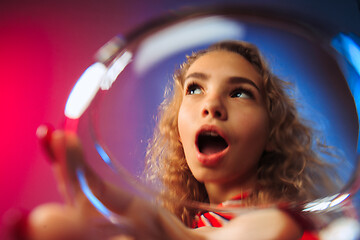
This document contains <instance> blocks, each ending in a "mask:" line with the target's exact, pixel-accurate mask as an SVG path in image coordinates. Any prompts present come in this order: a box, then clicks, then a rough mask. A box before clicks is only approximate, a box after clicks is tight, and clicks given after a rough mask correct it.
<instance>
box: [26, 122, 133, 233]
mask: <svg viewBox="0 0 360 240" xmlns="http://www.w3.org/2000/svg"><path fill="white" fill-rule="evenodd" d="M37 135H38V137H39V138H40V140H41V142H42V145H43V147H44V148H45V150H46V152H47V154H48V157H49V159H50V162H51V163H52V169H53V171H54V175H55V177H56V180H57V183H58V188H59V191H60V193H61V194H62V195H63V197H64V199H65V202H66V204H65V205H60V204H54V203H49V204H44V205H41V206H38V207H36V208H35V209H34V210H33V211H32V212H31V213H30V215H29V217H28V224H27V228H26V230H25V234H24V235H26V238H27V239H39V240H41V239H106V238H108V237H110V236H113V235H116V234H119V233H120V228H118V227H116V226H115V225H113V224H111V223H110V222H109V221H108V220H107V219H105V218H104V217H103V216H102V215H100V214H99V212H98V211H97V210H96V209H95V208H94V207H93V205H92V204H91V203H90V202H89V201H88V199H87V198H86V196H85V195H84V194H83V193H82V191H81V189H80V185H79V183H78V179H77V176H76V174H77V172H76V171H77V170H78V169H82V170H83V172H84V174H85V176H86V179H87V180H88V184H89V186H90V188H91V190H92V191H93V193H94V194H95V195H98V196H101V195H104V196H105V197H104V199H105V200H107V201H108V202H110V206H112V207H113V208H115V209H114V210H119V208H121V210H124V209H126V204H129V201H130V200H131V198H132V197H131V196H130V195H129V194H124V193H123V194H122V195H121V198H120V199H118V201H117V202H116V204H113V203H111V201H113V200H114V198H113V197H111V196H112V195H111V193H110V192H109V189H110V186H107V185H106V184H105V183H103V182H102V181H101V180H100V179H99V177H98V176H97V175H96V174H95V173H94V172H93V171H92V170H91V169H90V168H89V167H88V166H87V165H86V164H85V163H84V158H83V153H82V149H81V145H80V141H79V139H78V137H77V136H76V135H75V134H74V133H71V132H64V131H60V130H56V131H53V132H52V131H51V129H49V128H48V127H46V126H41V127H40V128H39V130H38V132H37ZM117 194H119V193H117Z"/></svg>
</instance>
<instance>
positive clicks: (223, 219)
mask: <svg viewBox="0 0 360 240" xmlns="http://www.w3.org/2000/svg"><path fill="white" fill-rule="evenodd" d="M247 196H248V194H247V193H243V194H240V195H237V196H235V197H234V198H232V199H231V200H228V201H226V202H223V203H221V204H219V207H241V203H242V199H244V198H246V197H247ZM285 212H287V213H289V212H288V211H285ZM290 215H291V216H292V217H294V214H290ZM234 217H235V215H234V214H231V213H219V212H199V213H198V214H197V215H196V216H195V219H194V222H193V224H192V227H193V228H199V227H206V226H207V227H222V226H224V225H226V224H227V223H228V222H229V221H230V220H231V219H233V218H234ZM295 220H298V218H296V217H295ZM299 224H300V225H303V224H302V223H299ZM318 239H319V237H318V236H317V234H316V233H312V232H310V231H305V232H304V234H303V236H302V238H301V240H318Z"/></svg>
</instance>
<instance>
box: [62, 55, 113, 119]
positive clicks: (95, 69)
mask: <svg viewBox="0 0 360 240" xmlns="http://www.w3.org/2000/svg"><path fill="white" fill-rule="evenodd" d="M106 70H107V68H106V66H105V65H104V64H102V63H99V62H97V63H94V64H93V65H91V66H90V67H88V69H86V70H85V72H84V73H83V74H82V75H81V77H80V78H79V80H78V81H77V82H76V84H75V86H74V88H73V89H72V91H71V93H70V95H69V98H68V100H67V102H66V106H65V116H66V117H68V118H71V119H78V118H80V117H81V115H82V114H83V113H84V112H85V110H86V109H87V107H88V106H89V104H90V103H91V101H92V100H93V98H94V97H95V95H96V93H97V92H98V90H99V87H100V81H101V79H102V77H103V76H104V75H105V73H106Z"/></svg>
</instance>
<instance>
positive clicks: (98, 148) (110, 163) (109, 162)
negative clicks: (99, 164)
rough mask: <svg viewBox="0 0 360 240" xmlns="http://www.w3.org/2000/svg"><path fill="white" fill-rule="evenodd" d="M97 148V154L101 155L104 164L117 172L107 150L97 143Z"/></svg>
mask: <svg viewBox="0 0 360 240" xmlns="http://www.w3.org/2000/svg"><path fill="white" fill-rule="evenodd" d="M95 148H96V150H97V152H98V153H99V155H100V157H101V158H102V159H103V160H104V162H105V163H106V164H107V165H108V166H109V167H110V168H111V169H112V170H113V171H115V172H116V168H115V166H114V164H113V163H112V161H111V159H110V157H109V155H107V153H106V152H105V150H104V149H103V148H102V147H101V146H100V144H99V143H97V142H95Z"/></svg>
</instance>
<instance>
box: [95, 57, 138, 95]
mask: <svg viewBox="0 0 360 240" xmlns="http://www.w3.org/2000/svg"><path fill="white" fill-rule="evenodd" d="M131 58H132V53H131V52H128V51H126V52H124V53H123V54H122V55H121V56H120V57H118V58H117V59H115V60H114V61H113V63H112V64H111V65H110V66H109V69H108V71H107V72H106V74H105V76H104V77H103V79H102V80H101V83H100V87H101V89H102V90H109V88H110V87H111V85H112V84H113V82H114V81H115V80H116V78H117V77H118V76H119V74H120V73H121V72H122V71H123V70H124V68H125V67H126V66H127V65H128V64H129V62H130V61H131Z"/></svg>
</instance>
